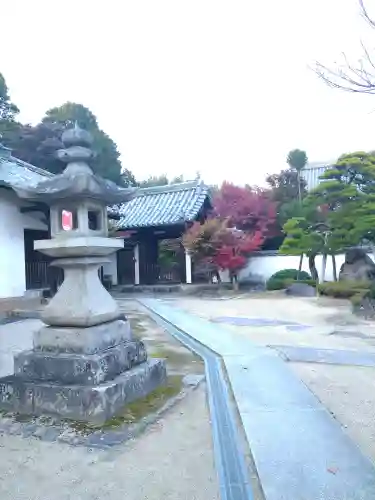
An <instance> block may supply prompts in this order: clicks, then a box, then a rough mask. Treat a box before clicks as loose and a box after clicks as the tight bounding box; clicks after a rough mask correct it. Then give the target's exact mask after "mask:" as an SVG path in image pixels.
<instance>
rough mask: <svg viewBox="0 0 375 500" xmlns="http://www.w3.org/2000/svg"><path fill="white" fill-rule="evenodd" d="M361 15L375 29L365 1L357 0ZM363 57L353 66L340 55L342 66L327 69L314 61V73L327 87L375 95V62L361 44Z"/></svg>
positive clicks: (345, 57) (374, 20)
mask: <svg viewBox="0 0 375 500" xmlns="http://www.w3.org/2000/svg"><path fill="white" fill-rule="evenodd" d="M358 1H359V5H360V9H361V14H362V16H363V18H364V19H365V20H366V22H367V23H368V24H369V25H370V26H371V27H372V28H374V29H375V19H372V18H371V17H370V15H369V13H368V11H367V8H366V7H365V0H358ZM361 46H362V50H363V56H362V58H361V59H359V60H358V61H357V62H356V63H355V64H353V63H350V62H349V60H348V58H347V56H346V55H345V54H342V58H343V64H341V65H339V64H337V63H336V64H334V66H333V68H329V67H327V66H325V65H324V64H322V63H320V62H318V61H316V62H315V68H314V71H315V73H316V74H317V75H318V77H319V78H321V79H322V80H323V81H324V82H325V83H326V84H327V85H329V86H330V87H333V88H337V89H341V90H345V91H347V92H354V93H361V94H375V61H374V58H373V57H372V56H371V55H370V52H369V50H368V49H367V47H366V46H365V44H364V43H363V42H361Z"/></svg>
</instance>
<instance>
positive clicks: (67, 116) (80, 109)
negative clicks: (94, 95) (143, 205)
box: [42, 102, 133, 185]
mask: <svg viewBox="0 0 375 500" xmlns="http://www.w3.org/2000/svg"><path fill="white" fill-rule="evenodd" d="M75 122H77V123H78V125H79V126H80V127H81V128H83V129H85V130H88V131H89V132H91V134H92V136H93V139H94V142H93V149H94V150H95V153H96V156H95V158H94V159H93V161H92V162H91V167H92V169H93V170H94V172H95V173H96V174H98V175H100V176H101V177H105V178H107V179H110V180H111V181H113V182H116V183H118V184H128V185H131V184H132V183H133V179H132V178H129V179H126V176H124V174H125V173H126V172H123V171H122V170H123V169H122V165H121V161H120V153H119V152H118V150H117V146H116V144H115V142H114V141H113V140H112V139H111V138H110V137H109V136H108V135H107V134H106V133H105V132H103V130H101V129H100V128H99V126H98V122H97V119H96V117H95V115H94V114H93V113H92V112H91V111H90V110H89V109H88V108H86V107H85V106H83V105H82V104H77V103H74V102H66V103H65V104H63V105H62V106H59V107H55V108H51V109H49V110H48V111H47V112H46V115H45V117H44V118H43V120H42V123H43V124H45V125H50V126H52V127H62V128H63V129H66V128H69V127H71V126H72V125H73V124H74V123H75Z"/></svg>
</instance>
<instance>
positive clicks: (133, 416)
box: [66, 375, 183, 434]
mask: <svg viewBox="0 0 375 500" xmlns="http://www.w3.org/2000/svg"><path fill="white" fill-rule="evenodd" d="M182 379H183V377H182V376H181V375H172V376H170V377H168V380H167V383H166V384H165V385H163V386H161V387H158V388H157V389H155V390H154V391H153V392H151V393H150V394H148V395H147V396H146V397H145V398H142V399H138V400H136V401H133V402H132V403H129V404H128V405H126V406H125V407H124V409H123V410H122V412H120V413H119V414H117V415H115V416H114V417H112V418H111V419H109V420H107V421H106V422H104V423H103V424H101V425H94V424H90V423H88V422H76V421H66V422H68V424H69V426H70V427H72V428H73V429H74V430H76V431H77V432H79V433H82V434H91V433H92V432H95V431H98V430H105V429H115V428H117V427H121V426H122V425H124V424H135V423H137V422H139V421H140V420H141V419H142V418H144V417H147V416H148V415H151V414H153V413H156V412H157V411H158V410H160V409H161V408H162V407H163V406H164V404H166V403H167V401H168V400H169V399H171V398H173V397H174V396H177V394H179V393H180V392H181V388H182Z"/></svg>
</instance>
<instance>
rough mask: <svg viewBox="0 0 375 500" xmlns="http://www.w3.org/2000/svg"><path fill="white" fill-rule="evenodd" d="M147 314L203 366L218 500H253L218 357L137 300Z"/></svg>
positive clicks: (234, 418) (229, 398)
mask: <svg viewBox="0 0 375 500" xmlns="http://www.w3.org/2000/svg"><path fill="white" fill-rule="evenodd" d="M138 301H139V303H140V304H142V305H143V307H145V308H146V309H147V310H148V313H149V315H150V316H151V317H152V319H154V321H155V322H156V323H158V324H159V325H160V326H161V327H163V328H164V329H165V330H166V331H168V332H169V333H170V334H171V335H173V337H175V338H176V339H177V340H179V341H180V342H181V343H182V344H184V345H185V346H186V347H187V348H188V349H190V350H191V351H193V352H194V353H195V354H197V355H198V356H200V357H201V358H202V359H203V360H204V363H205V372H206V382H207V386H208V402H209V408H210V416H211V426H212V437H213V446H214V457H215V465H216V468H217V472H218V477H219V487H220V495H221V500H253V499H254V495H253V492H252V488H251V485H250V478H249V475H248V472H247V465H246V462H245V458H244V456H245V450H244V448H243V446H242V445H241V437H240V435H239V432H238V424H237V422H236V417H235V410H234V407H233V402H232V400H231V396H230V393H229V389H228V384H227V382H226V380H225V375H224V371H223V367H222V363H221V357H220V356H219V355H217V354H216V353H215V352H214V351H211V349H209V348H207V347H206V346H204V345H203V344H201V343H200V342H198V341H196V340H194V339H193V338H192V337H191V336H190V335H188V334H186V333H185V332H184V331H182V330H180V329H178V328H177V327H176V326H174V325H173V324H172V323H170V322H169V321H167V320H165V319H164V318H163V317H162V316H160V315H159V314H157V313H156V312H155V311H154V310H153V309H152V307H150V305H149V304H147V302H146V301H143V300H142V299H138Z"/></svg>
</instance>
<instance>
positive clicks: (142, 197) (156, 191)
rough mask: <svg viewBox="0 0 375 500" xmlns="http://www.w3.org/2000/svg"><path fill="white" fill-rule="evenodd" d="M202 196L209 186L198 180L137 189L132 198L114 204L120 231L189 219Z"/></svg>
mask: <svg viewBox="0 0 375 500" xmlns="http://www.w3.org/2000/svg"><path fill="white" fill-rule="evenodd" d="M206 198H210V190H209V187H208V186H206V185H205V184H204V183H203V182H201V181H200V180H196V181H189V182H181V183H179V184H170V185H168V186H156V187H149V188H142V189H139V191H138V192H137V195H136V197H135V198H134V199H133V200H131V201H129V202H128V203H125V204H123V205H120V206H118V207H113V208H112V210H111V211H112V212H117V214H118V215H119V221H118V223H117V227H118V229H120V230H125V229H132V228H138V227H150V226H166V225H174V224H182V223H184V222H189V221H193V220H194V219H195V218H196V217H197V215H198V213H199V211H200V209H201V208H202V206H203V204H204V202H205V200H206Z"/></svg>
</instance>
